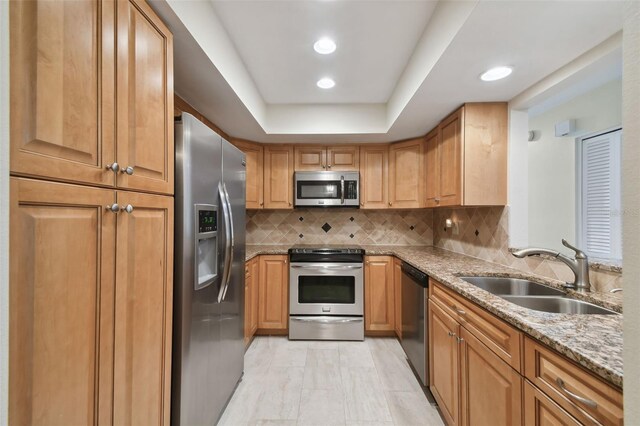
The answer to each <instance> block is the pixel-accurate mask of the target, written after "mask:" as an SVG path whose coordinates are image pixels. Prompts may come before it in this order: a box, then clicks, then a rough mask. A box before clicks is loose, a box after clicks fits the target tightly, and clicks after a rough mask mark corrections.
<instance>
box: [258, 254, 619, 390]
mask: <svg viewBox="0 0 640 426" xmlns="http://www.w3.org/2000/svg"><path fill="white" fill-rule="evenodd" d="M290 247H291V246H290V245H247V248H246V260H249V259H251V258H253V257H255V256H257V255H263V254H287V250H288V249H289V248H290ZM331 247H335V246H331ZM349 247H353V246H349ZM361 247H362V248H363V249H365V252H366V254H367V255H389V256H396V257H398V258H399V259H401V260H403V261H405V262H407V263H409V264H411V265H412V266H414V267H416V268H418V269H419V270H421V271H423V272H425V273H426V274H427V275H429V276H430V277H432V278H434V279H435V280H437V281H439V282H440V283H442V284H443V285H445V286H446V287H448V288H450V289H452V290H454V291H455V292H457V293H459V294H461V295H462V296H464V297H465V298H467V299H469V300H470V301H472V302H475V303H476V304H478V305H480V306H482V307H483V308H485V309H486V310H488V311H489V312H491V313H493V314H495V315H496V316H498V317H500V318H502V319H504V320H505V321H506V322H508V323H510V324H512V325H513V326H515V327H516V328H518V329H520V330H522V331H524V332H525V333H526V334H528V335H529V336H531V337H533V338H535V339H538V340H540V341H542V342H544V343H545V344H547V345H548V346H550V347H552V348H554V349H555V350H557V351H558V352H560V353H562V354H563V355H565V356H566V357H568V358H569V359H572V360H573V361H575V362H577V363H578V364H580V365H582V366H583V367H585V368H586V369H588V370H589V371H591V372H593V373H594V374H596V375H597V376H599V377H601V378H603V379H604V380H606V381H607V382H609V383H611V384H612V385H614V386H617V387H620V388H622V385H623V375H622V374H623V373H622V372H623V370H622V319H623V316H622V315H577V314H553V313H548V312H541V311H535V310H531V309H527V308H523V307H520V306H518V305H514V304H513V303H510V302H507V301H506V300H504V299H502V298H500V297H498V296H495V295H493V294H491V293H489V292H487V291H485V290H482V289H480V288H478V287H476V286H474V285H473V284H470V283H467V282H465V281H463V280H462V279H460V278H458V277H459V276H508V277H514V278H525V279H531V280H532V281H537V282H540V283H543V284H547V285H549V286H551V287H556V288H561V285H562V283H561V282H559V281H557V280H550V279H545V278H542V277H538V276H532V275H530V274H526V273H524V272H522V271H519V270H517V269H513V268H509V267H506V266H503V265H499V264H496V263H491V262H486V261H484V260H481V259H476V258H473V257H469V256H465V255H462V254H459V253H454V252H451V251H447V250H443V249H440V248H436V247H429V246H361ZM568 293H569V294H570V296H571V297H573V298H576V299H582V300H585V301H589V302H592V303H596V304H599V305H601V306H604V307H607V308H609V309H612V310H615V311H617V312H621V311H622V296H621V295H620V294H619V293H618V294H610V293H595V292H593V293H589V294H586V295H583V294H580V293H576V292H574V291H571V290H570V291H568Z"/></svg>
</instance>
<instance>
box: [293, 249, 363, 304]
mask: <svg viewBox="0 0 640 426" xmlns="http://www.w3.org/2000/svg"><path fill="white" fill-rule="evenodd" d="M289 277H290V278H289V279H290V294H289V312H290V314H291V315H363V313H364V291H363V286H364V285H363V284H364V282H363V271H362V263H311V262H294V263H291V269H290V273H289Z"/></svg>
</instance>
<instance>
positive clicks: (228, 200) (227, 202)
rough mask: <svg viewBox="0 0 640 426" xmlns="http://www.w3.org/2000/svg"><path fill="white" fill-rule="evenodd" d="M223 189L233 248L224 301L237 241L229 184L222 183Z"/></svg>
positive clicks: (224, 295)
mask: <svg viewBox="0 0 640 426" xmlns="http://www.w3.org/2000/svg"><path fill="white" fill-rule="evenodd" d="M222 189H223V190H224V198H225V203H226V205H227V212H228V213H229V229H230V231H231V232H230V234H231V248H230V250H229V257H228V259H229V262H228V263H229V266H228V269H229V273H228V274H227V282H226V283H225V286H224V291H223V292H222V300H221V301H224V299H225V298H226V297H227V290H229V282H230V281H231V268H232V267H233V251H234V250H235V247H236V242H235V233H234V231H233V225H234V223H233V211H232V209H231V199H230V198H229V192H228V191H227V185H226V184H224V183H223V184H222Z"/></svg>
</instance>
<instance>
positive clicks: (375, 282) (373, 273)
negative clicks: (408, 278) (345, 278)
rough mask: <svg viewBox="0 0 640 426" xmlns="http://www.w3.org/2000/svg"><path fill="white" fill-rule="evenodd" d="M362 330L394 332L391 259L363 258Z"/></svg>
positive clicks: (385, 257) (381, 257)
mask: <svg viewBox="0 0 640 426" xmlns="http://www.w3.org/2000/svg"><path fill="white" fill-rule="evenodd" d="M364 260H365V261H364V263H365V266H364V330H365V332H367V331H372V332H394V331H395V324H394V321H395V313H394V307H395V306H394V303H395V301H394V297H393V296H394V288H393V257H391V256H365V259H364Z"/></svg>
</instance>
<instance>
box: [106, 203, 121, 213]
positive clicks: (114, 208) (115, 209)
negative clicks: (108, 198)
mask: <svg viewBox="0 0 640 426" xmlns="http://www.w3.org/2000/svg"><path fill="white" fill-rule="evenodd" d="M105 208H106V209H107V210H109V211H110V212H112V213H118V212H119V211H120V206H119V205H118V203H113V204H111V205H107V206H105Z"/></svg>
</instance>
